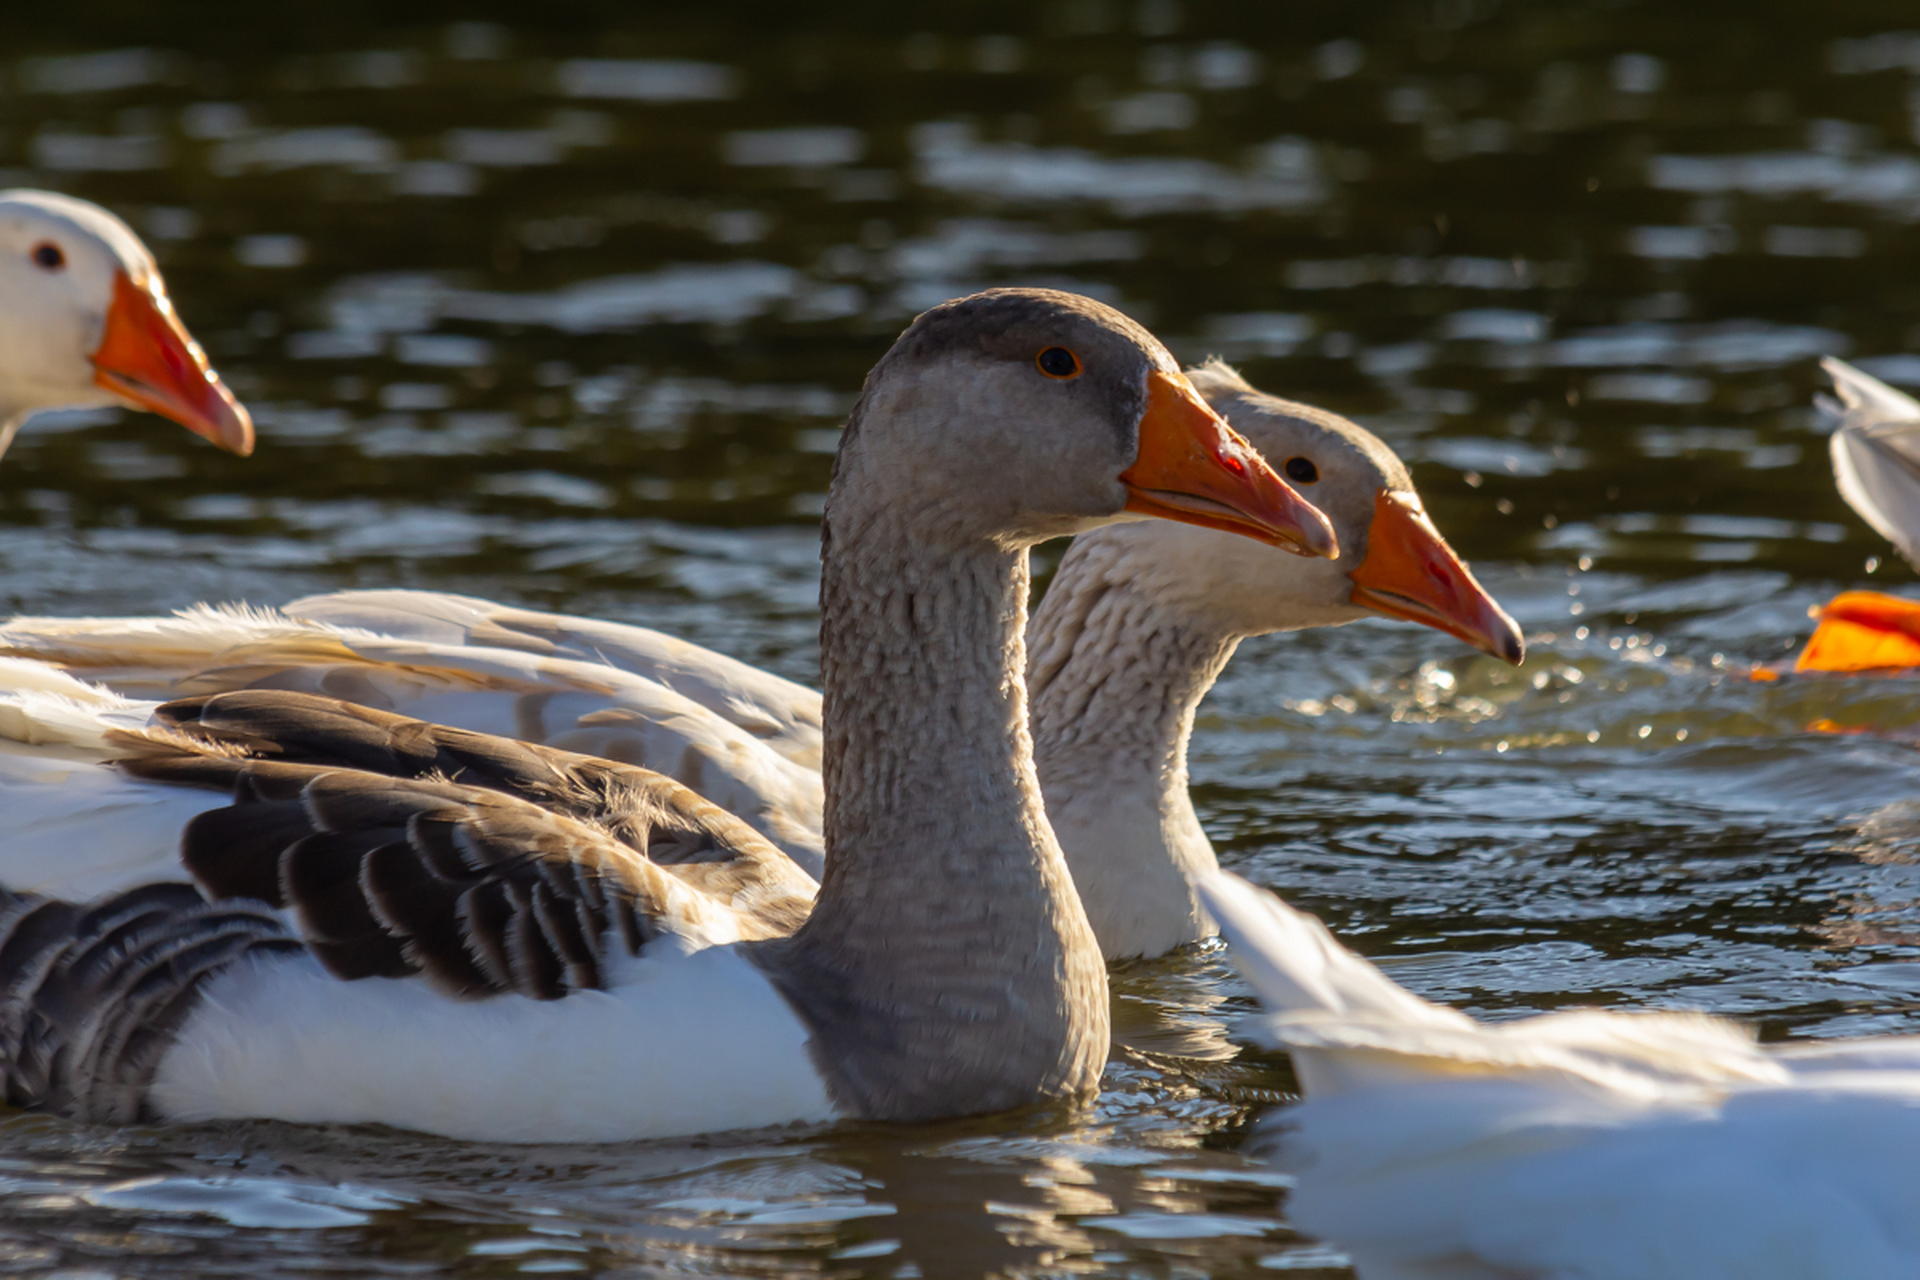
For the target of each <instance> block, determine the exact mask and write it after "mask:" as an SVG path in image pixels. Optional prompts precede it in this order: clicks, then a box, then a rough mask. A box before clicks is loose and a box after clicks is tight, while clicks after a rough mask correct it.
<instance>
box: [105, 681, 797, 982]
mask: <svg viewBox="0 0 1920 1280" xmlns="http://www.w3.org/2000/svg"><path fill="white" fill-rule="evenodd" d="M154 719H155V724H156V728H155V729H154V730H152V731H147V732H140V733H123V734H120V735H118V737H117V742H118V744H119V745H120V746H121V747H122V749H123V751H124V755H123V758H122V760H121V762H120V767H121V769H122V770H123V771H124V772H125V773H127V774H129V775H131V776H132V777H134V778H137V779H142V780H146V781H149V782H158V783H165V784H173V785H187V786H195V787H202V788H212V789H217V790H219V791H223V792H226V793H227V794H230V795H232V796H234V797H235V800H234V802H233V803H232V804H230V805H228V806H225V807H223V808H216V809H210V810H208V811H206V812H204V813H201V814H200V815H198V816H197V817H195V818H194V819H192V820H191V821H190V822H188V823H187V825H186V827H185V829H184V831H183V832H182V834H181V842H180V857H181V862H182V865H183V866H184V867H185V869H186V871H187V872H188V873H189V874H190V875H192V876H193V878H194V880H195V882H196V883H198V884H199V885H200V887H201V888H202V890H203V891H205V892H206V893H207V895H208V896H209V897H211V898H214V899H221V898H253V899H258V900H260V901H264V902H267V903H269V904H271V905H272V906H275V907H279V908H284V909H288V910H291V911H292V912H293V915H294V919H295V920H296V921H298V922H299V923H300V925H301V931H302V935H303V936H304V937H306V938H307V939H308V941H309V943H310V944H312V945H313V946H314V949H315V951H316V954H319V955H320V956H321V957H322V959H323V960H326V961H327V963H328V967H329V968H330V969H334V970H335V972H336V973H338V975H339V976H341V977H355V976H366V975H368V974H372V973H380V974H383V975H386V976H400V975H401V974H402V973H412V972H419V973H422V974H423V975H425V976H427V977H428V978H429V979H431V980H433V981H435V982H436V984H437V985H441V986H443V987H445V988H446V989H448V990H450V991H453V992H456V993H460V994H470V993H473V992H480V991H507V990H513V991H518V992H520V993H521V994H524V995H537V996H539V997H541V998H554V997H557V996H558V995H561V994H564V993H565V992H566V991H567V990H573V989H584V988H590V987H594V986H596V985H598V983H599V978H598V974H599V968H600V966H599V962H598V961H597V960H596V959H595V958H594V956H593V954H592V950H593V947H594V946H596V945H598V944H597V943H596V942H595V941H594V940H595V939H598V938H601V937H603V936H618V937H619V938H621V939H623V940H624V941H625V943H626V944H627V946H628V948H629V950H630V951H633V952H637V951H638V948H639V946H640V944H641V943H642V942H643V941H644V940H645V938H646V937H647V936H650V934H651V933H652V932H655V931H657V930H659V929H662V928H665V929H668V930H670V931H672V932H676V933H681V934H685V935H687V936H690V937H696V938H698V939H699V940H700V941H702V942H703V943H712V942H715V941H734V940H737V939H739V938H755V937H773V936H779V935H783V934H786V933H788V932H791V931H792V930H793V929H794V928H795V927H797V926H798V925H799V923H800V922H801V921H802V920H804V919H805V917H806V913H807V911H808V910H809V909H810V907H811V904H812V898H813V893H814V889H815V886H814V883H813V881H812V879H811V878H810V877H809V876H807V875H806V874H805V873H804V872H802V871H801V870H800V869H799V867H797V866H796V865H795V864H794V863H793V861H792V860H791V859H789V858H788V857H787V856H786V855H785V854H783V853H781V852H780V851H779V850H778V849H776V848H774V847H773V846H772V845H770V844H769V843H768V842H767V841H766V840H764V839H763V838H762V837H760V836H759V834H758V833H756V832H755V831H754V830H753V829H752V828H751V827H749V826H747V825H746V824H745V823H744V822H742V821H740V820H739V819H738V818H736V817H734V816H733V815H732V814H729V813H727V812H726V811H725V810H723V809H721V808H719V807H718V806H717V805H714V804H711V803H709V802H708V801H706V800H704V799H702V798H701V797H700V796H698V795H696V794H695V793H693V792H692V791H691V790H689V789H688V788H686V787H683V786H681V785H680V784H678V783H676V782H674V781H673V780H672V779H670V778H666V777H663V776H661V775H659V774H655V773H652V772H650V771H648V770H645V769H640V768H637V767H634V766H632V765H624V764H620V763H617V762H614V761H608V760H601V759H596V758H593V757H590V756H583V755H578V754H576V753H573V752H567V751H559V750H555V749H553V748H550V747H542V746H537V745H534V744H530V743H523V742H517V741H514V740H512V739H508V738H500V737H493V736H490V735H486V734H480V733H474V732H472V731H469V730H464V729H456V728H450V727H447V726H444V725H435V724H429V723H426V722H424V721H419V720H414V719H411V718H409V717H406V716H399V715H395V714H393V713H391V712H384V711H378V710H375V709H373V708H369V707H363V706H358V705H356V704H353V703H346V702H341V701H338V700H335V699H330V698H323V697H316V696H314V695H311V694H304V693H295V692H287V691H277V690H249V691H243V692H236V693H226V694H216V695H211V696H205V697H198V698H189V699H182V700H179V701H176V702H171V703H167V704H165V705H163V706H161V707H160V708H158V709H157V711H156V712H155V716H154ZM689 891H692V892H691V893H689ZM509 935H511V936H510V937H509ZM536 940H538V945H535V941H536ZM516 956H517V957H520V961H519V962H517V963H514V964H508V963H507V961H509V960H512V959H513V958H514V957H516ZM527 965H534V966H535V967H533V968H527V967H526V966H527ZM556 966H557V967H556Z"/></svg>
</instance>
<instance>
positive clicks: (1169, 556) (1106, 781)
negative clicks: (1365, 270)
mask: <svg viewBox="0 0 1920 1280" xmlns="http://www.w3.org/2000/svg"><path fill="white" fill-rule="evenodd" d="M1187 374H1188V377H1189V379H1190V381H1191V382H1192V383H1193V385H1194V386H1195V387H1196V388H1197V389H1198V390H1199V391H1200V392H1201V394H1202V395H1203V396H1204V397H1205V398H1206V400H1207V402H1208V403H1209V404H1210V405H1212V406H1213V408H1214V409H1216V410H1217V411H1218V412H1220V413H1221V414H1222V415H1224V416H1225V417H1226V419H1227V420H1228V422H1229V423H1230V424H1232V425H1233V427H1234V428H1235V429H1236V430H1237V431H1239V432H1241V433H1242V434H1243V435H1244V436H1246V437H1247V438H1248V440H1249V441H1250V443H1252V444H1253V446H1254V447H1255V448H1256V449H1258V450H1260V452H1261V453H1262V454H1263V455H1264V456H1265V457H1266V458H1267V459H1268V460H1269V462H1270V463H1271V464H1272V465H1274V466H1275V467H1276V468H1281V467H1284V469H1285V470H1286V472H1287V474H1288V475H1290V476H1292V477H1293V482H1294V483H1295V484H1297V485H1299V486H1300V487H1301V488H1302V490H1303V491H1305V492H1307V493H1311V494H1312V495H1313V500H1314V501H1315V503H1316V505H1318V506H1319V507H1320V508H1321V510H1322V511H1324V512H1325V513H1326V514H1327V516H1328V518H1329V519H1330V520H1331V521H1332V522H1333V526H1334V529H1335V532H1336V535H1337V538H1338V541H1339V544H1340V546H1341V547H1342V548H1344V549H1345V551H1344V553H1343V554H1342V556H1341V557H1340V558H1339V559H1337V560H1327V559H1323V558H1318V557H1311V558H1309V557H1302V556H1294V555H1287V554H1283V553H1280V552H1277V551H1275V550H1274V549H1273V548H1271V547H1268V546H1264V545H1262V544H1260V543H1258V542H1254V541H1251V540H1248V539H1246V538H1241V537H1237V536H1234V535H1232V534H1230V533H1226V532H1222V531H1219V530H1215V529H1209V528H1205V527H1201V526H1197V525H1192V524H1176V523H1172V522H1166V521H1141V522H1135V523H1128V524H1118V525H1113V526H1108V527H1103V528H1100V529H1096V530H1092V531H1089V532H1087V533H1084V534H1081V535H1080V536H1079V537H1078V538H1076V539H1075V541H1074V542H1073V544H1072V546H1071V547H1070V548H1069V550H1068V551H1067V553H1066V555H1065V557H1064V559H1063V560H1062V561H1061V563H1060V566H1059V568H1058V570H1057V571H1056V572H1055V574H1054V578H1053V583H1052V585H1051V587H1050V588H1049V589H1048V591H1047V593H1046V595H1045V596H1044V597H1043V598H1042V600H1041V603H1040V605H1039V608H1038V609H1037V610H1036V611H1035V613H1034V616H1033V619H1032V621H1031V622H1030V624H1029V626H1028V632H1027V646H1028V651H1029V653H1030V654H1031V655H1032V656H1031V661H1030V662H1029V665H1028V669H1027V680H1028V688H1029V699H1030V704H1031V714H1032V733H1033V740H1034V749H1035V757H1036V763H1037V765H1038V767H1039V772H1040V782H1041V789H1042V792H1043V793H1044V796H1045V800H1046V805H1047V813H1048V817H1049V820H1050V821H1051V822H1052V824H1053V827H1054V830H1055V833H1056V835H1057V836H1058V837H1059V840H1060V844H1061V847H1062V849H1063V850H1064V851H1065V853H1066V857H1067V863H1068V866H1069V867H1070V868H1071V869H1072V872H1073V878H1074V883H1075V885H1076V886H1077V887H1078V889H1079V892H1080V897H1081V900H1082V903H1083V905H1084V906H1085V908H1086V910H1087V913H1088V916H1089V918H1090V919H1091V921H1092V924H1093V930H1094V934H1095V936H1096V937H1097V938H1098V939H1099V941H1100V947H1101V952H1102V954H1103V955H1105V956H1106V958H1107V959H1109V960H1118V959H1124V958H1130V957H1136V956H1157V955H1161V954H1163V953H1165V952H1167V951H1169V950H1172V949H1173V948H1175V947H1177V946H1180V945H1182V944H1184V943H1187V942H1192V941H1196V940H1198V939H1200V938H1204V937H1207V936H1209V935H1210V934H1211V932H1212V924H1211V922H1210V921H1209V920H1208V919H1207V916H1206V913H1205V912H1203V911H1201V910H1200V909H1199V907H1198V905H1197V903H1196V902H1195V900H1194V897H1193V894H1192V892H1191V890H1190V889H1189V887H1188V874H1189V873H1190V872H1192V871H1195V870H1199V869H1203V868H1206V867H1211V866H1215V865H1217V863H1216V861H1215V857H1214V853H1213V848H1212V846H1211V844H1209V842H1208V840H1207V837H1206V834H1205V832H1204V831H1203V830H1202V829H1201V826H1200V821H1199V818H1198V817H1197V815H1196V814H1195V812H1194V808H1193V802H1192V800H1191V798H1190V797H1189V795H1188V790H1187V763H1186V761H1187V740H1188V738H1189V736H1190V734H1191V732H1192V728H1193V717H1194V712H1195V709H1196V707H1197V706H1198V704H1199V702H1200V699H1201V698H1202V697H1203V696H1204V695H1205V693H1206V691H1207V689H1208V688H1209V687H1211V685H1212V684H1213V682H1214V680H1215V679H1216V678H1217V677H1218V676H1219V674H1220V672H1221V670H1222V669H1223V668H1224V666H1225V665H1226V663H1227V661H1228V659H1229V658H1230V656H1231V655H1232V653H1233V650H1234V647H1235V646H1236V645H1237V644H1238V643H1239V641H1240V640H1241V639H1242V638H1244V637H1246V636H1252V635H1259V634H1263V633H1266V632H1273V631H1286V630H1297V629H1302V628H1307V627H1318V626H1334V625H1339V624H1342V623H1346V622H1351V621H1354V620H1356V619H1359V618H1364V617H1378V616H1382V615H1385V616H1392V617H1398V618H1405V619H1410V620H1413V621H1416V622H1420V623H1423V624H1425V625H1428V626H1432V627H1436V628H1439V629H1440V630H1443V631H1446V632H1448V633H1449V634H1451V635H1454V636H1457V637H1459V638H1460V639H1462V640H1464V641H1466V642H1467V643H1469V644H1472V645H1473V646H1475V647H1476V648H1479V649H1482V650H1485V651H1486V652H1488V653H1491V654H1493V655H1495V656H1496V657H1499V658H1500V659H1502V660H1504V661H1507V662H1516V663H1517V662H1519V661H1520V660H1521V657H1522V655H1523V653H1524V644H1523V641H1522V639H1521V636H1520V632H1519V630H1518V628H1517V627H1516V626H1515V624H1514V622H1513V620H1512V619H1511V618H1510V617H1509V616H1508V615H1507V614H1506V613H1505V612H1504V611H1502V610H1501V609H1500V607H1499V606H1498V604H1496V603H1495V602H1494V601H1493V599H1492V598H1491V597H1490V596H1489V595H1488V594H1487V593H1486V592H1485V591H1484V590H1483V589H1482V588H1481V587H1480V585H1479V583H1478V582H1476V581H1475V580H1474V577H1473V574H1472V572H1471V570H1469V569H1468V568H1467V566H1466V565H1465V564H1464V563H1462V562H1461V560H1460V559H1459V557H1458V556H1456V555H1455V554H1454V553H1453V551H1452V550H1451V549H1450V548H1449V547H1448V546H1447V544H1446V541H1445V540H1444V539H1443V538H1442V537H1441V536H1440V534H1439V533H1438V532H1437V531H1436V530H1435V529H1434V528H1433V525H1432V523H1431V521H1429V520H1428V519H1427V517H1426V515H1425V514H1424V511H1423V509H1422V506H1421V502H1420V498H1419V495H1418V493H1417V492H1416V491H1415V489H1414V486H1413V483H1412V480H1411V478H1410V477H1409V475H1408V473H1407V469H1406V467H1405V465H1404V464H1403V463H1402V462H1401V461H1400V459H1399V458H1398V457H1397V456H1395V454H1394V453H1393V451H1392V450H1391V449H1389V448H1388V447H1387V446H1386V445H1385V444H1384V443H1383V442H1381V441H1380V440H1379V439H1378V438H1377V437H1375V436H1374V435H1373V434H1372V433H1370V432H1368V431H1366V430H1365V429H1364V428H1362V427H1360V426H1358V425H1357V424H1355V423H1353V422H1350V421H1348V420H1347V419H1345V418H1342V417H1340V416H1338V415H1336V414H1332V413H1328V412H1325V411H1323V410H1320V409H1315V408H1312V407H1310V406H1306V405H1301V404H1295V403H1292V402H1289V401H1285V400H1281V399H1278V398H1276V397H1272V396H1268V395H1264V394H1262V393H1261V392H1259V391H1257V390H1255V389H1254V388H1253V387H1252V386H1251V385H1249V384H1248V383H1247V381H1246V380H1245V379H1244V378H1242V377H1241V376H1240V375H1239V374H1238V373H1237V372H1235V371H1234V370H1233V369H1232V368H1230V367H1228V366H1227V365H1225V364H1224V363H1220V362H1218V361H1215V362H1211V363H1209V364H1206V365H1204V366H1201V367H1199V368H1195V369H1190V370H1188V371H1187ZM0 652H9V653H13V654H16V655H32V656H35V657H38V658H42V659H45V660H47V661H51V662H57V663H59V664H62V666H63V667H64V669H65V670H66V671H67V672H69V673H71V674H73V675H76V676H78V675H84V676H86V677H87V678H88V679H90V680H94V681H104V682H106V683H108V684H111V685H112V686H113V687H114V688H115V689H117V690H120V691H122V692H123V693H134V694H138V695H141V696H143V697H154V696H164V695H166V694H169V693H173V694H178V693H213V692H220V691H224V690H230V689H238V688H247V687H261V686H267V687H275V688H294V689H304V690H306V691H308V692H312V693H323V694H327V695H330V696H336V697H344V698H347V699H349V700H352V701H357V702H364V703H367V704H368V705H372V706H376V707H379V708H381V709H384V710H389V711H396V712H400V713H402V714H405V715H408V716H412V717H415V718H418V719H423V720H429V721H433V722H436V723H442V724H448V725H454V726H458V727H461V728H466V729H473V730H479V731H483V732H488V733H496V734H503V735H506V736H509V737H516V738H522V739H526V740H529V741H534V742H541V743H545V744H547V745H552V746H558V747H562V748H564V749H567V750H571V751H577V752H582V753H585V754H589V755H597V756H604V757H609V758H612V759H616V760H620V761H623V762H626V763H630V764H641V765H645V766H647V767H650V768H654V769H657V770H659V771H661V772H664V773H667V774H668V775H669V776H672V777H674V778H676V779H678V780H679V781H681V782H683V783H686V784H688V785H690V786H693V787H694V788H695V789H696V790H699V791H700V792H701V793H702V794H703V795H704V796H706V797H707V798H708V799H709V800H712V801H713V802H715V803H716V804H719V805H720V806H721V807H722V808H725V809H727V810H728V811H729V812H732V813H734V814H736V815H737V816H739V817H740V818H742V819H743V820H745V821H746V822H747V823H748V824H749V825H751V826H752V827H754V828H755V829H756V830H757V831H759V832H760V834H762V835H763V836H765V837H767V838H768V839H769V840H771V841H772V842H773V843H774V844H776V845H777V846H779V847H780V848H781V849H782V850H784V851H785V852H786V853H787V854H788V855H789V856H791V857H792V858H793V859H794V860H795V861H796V862H797V863H798V864H799V865H800V866H801V868H802V869H803V870H805V871H806V872H807V873H808V874H810V875H812V876H813V877H815V878H818V877H819V876H820V875H821V872H822V865H823V858H824V844H823V840H822V826H821V820H822V811H821V794H822V793H821V789H820V785H821V784H820V774H819V765H820V746H821V738H820V697H819V694H817V693H815V692H814V691H813V690H811V689H808V688H806V687H804V686H802V685H799V684H795V683H793V682H791V681H788V680H783V679H781V678H779V677H777V676H774V675H771V674H769V673H767V672H764V671H760V670H757V669H755V668H753V667H751V666H748V665H747V664H745V663H742V662H739V661H736V660H734V659H732V658H728V657H725V656H723V655H721V654H718V653H715V652H713V651H711V650H708V649H703V648H700V647H699V646H696V645H691V644H687V643H685V642H682V641H679V640H676V639H674V638H673V637H671V636H668V635H664V634H662V633H660V632H658V631H653V630H649V629H646V628H643V627H636V626H628V625H624V624H619V623H610V622H601V621H597V620H592V619H581V618H571V617H566V616H562V615H558V614H551V613H539V612H535V611H532V610H526V609H518V608H513V607H510V606H506V605H500V604H495V603H492V602H490V601H486V600H479V599H474V598H471V597H465V596H455V595H448V594H442V593H436V592H428V591H349V592H341V593H336V594H332V595H322V596H314V597H308V598H306V599H303V600H297V601H295V602H293V603H292V604H289V605H286V606H285V607H284V608H283V609H282V610H280V611H255V610H247V609H235V608H227V609H219V610H207V609H200V610H191V611H187V612H185V613H183V614H181V615H178V616H175V617H170V618H131V619H105V618H80V619H62V618H19V619H14V620H13V621H12V622H9V623H7V624H4V625H0ZM0 688H4V686H3V685H0ZM68 696H69V697H71V698H74V699H78V700H82V701H85V700H88V699H93V700H94V705H96V706H98V707H99V708H100V709H101V711H102V712H103V713H104V714H110V715H114V716H117V717H118V720H117V721H116V723H119V724H122V725H125V724H128V723H138V722H140V721H142V720H144V718H145V717H146V715H147V714H148V712H149V710H150V704H146V703H138V702H127V703H120V702H118V701H117V700H115V699H113V698H112V697H111V696H110V695H106V694H104V693H102V692H100V691H97V690H96V691H88V690H86V689H83V688H80V687H78V686H77V685H76V686H75V687H74V688H72V689H70V690H69V691H68ZM4 732H5V730H4V726H3V725H0V734H4ZM42 737H43V741H44V740H45V738H46V732H45V731H44V730H43V733H42ZM93 740H94V744H95V746H96V749H97V750H98V751H99V752H100V753H102V754H106V753H108V752H109V751H110V748H109V747H108V746H107V744H106V743H105V741H104V739H103V738H102V737H101V735H100V734H98V733H97V732H96V733H95V734H94V735H93ZM51 852H52V853H53V854H54V855H55V856H58V857H59V858H60V859H61V862H62V865H63V868H64V874H66V875H67V876H71V875H72V874H73V873H74V872H75V871H76V870H77V868H76V866H75V863H74V860H73V859H72V858H71V856H70V855H69V853H68V852H67V851H66V850H65V849H64V848H58V849H54V850H52V851H51ZM154 854H155V856H156V858H159V859H161V860H162V863H163V865H164V864H165V862H167V861H170V858H171V853H170V851H168V850H165V849H156V850H155V851H154ZM17 870H18V868H16V872H17ZM117 871H118V868H117V867H116V874H117ZM51 884H52V887H55V888H59V889H62V890H64V891H66V892H79V893H81V894H82V895H83V896H85V895H88V894H90V893H92V892H96V891H98V890H99V889H100V888H101V887H102V886H101V885H99V884H96V883H91V882H88V883H84V884H79V885H76V884H74V883H72V882H71V881H69V882H67V883H64V884H63V883H60V882H59V881H54V882H51Z"/></svg>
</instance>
